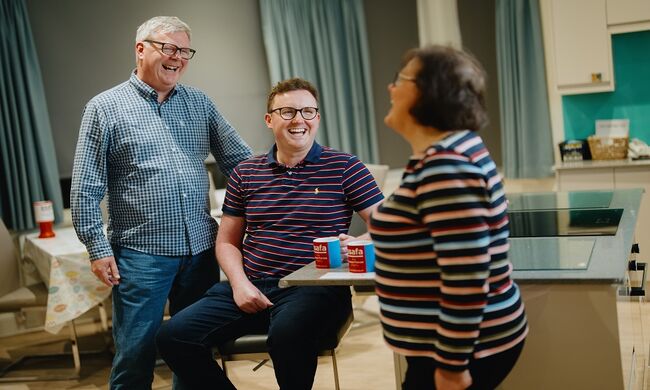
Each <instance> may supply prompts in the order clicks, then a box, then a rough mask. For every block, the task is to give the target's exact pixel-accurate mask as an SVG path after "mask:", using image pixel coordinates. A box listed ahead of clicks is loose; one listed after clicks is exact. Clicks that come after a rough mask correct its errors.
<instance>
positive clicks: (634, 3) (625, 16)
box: [607, 0, 650, 25]
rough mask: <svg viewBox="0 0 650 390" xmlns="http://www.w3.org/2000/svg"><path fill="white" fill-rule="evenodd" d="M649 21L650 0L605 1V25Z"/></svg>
mask: <svg viewBox="0 0 650 390" xmlns="http://www.w3.org/2000/svg"><path fill="white" fill-rule="evenodd" d="M648 21H650V0H607V24H608V25H619V24H626V23H638V22H648Z"/></svg>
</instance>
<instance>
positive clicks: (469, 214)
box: [416, 152, 490, 371]
mask: <svg viewBox="0 0 650 390" xmlns="http://www.w3.org/2000/svg"><path fill="white" fill-rule="evenodd" d="M419 178H420V181H419V183H418V184H417V187H416V204H417V209H418V213H419V215H420V218H421V220H422V223H423V224H424V225H425V226H426V227H427V228H428V230H429V234H430V235H431V238H432V240H433V251H434V253H435V255H436V257H437V263H438V266H439V267H440V283H441V284H440V312H439V318H438V325H439V326H438V338H437V341H436V343H435V356H436V360H437V362H438V366H440V367H443V368H445V369H449V370H454V371H462V370H464V369H466V368H467V365H468V364H469V360H470V358H471V356H472V354H473V352H474V345H475V343H476V341H477V338H478V336H479V326H480V324H481V321H482V319H483V311H484V308H485V307H486V305H487V294H488V292H489V284H488V276H489V272H490V271H489V265H490V254H489V246H490V234H489V224H488V216H489V213H490V197H489V193H488V191H487V181H486V178H485V176H484V174H483V171H482V170H481V169H480V168H479V167H477V166H475V165H474V164H472V163H471V162H469V161H468V160H467V159H466V158H464V157H463V156H460V155H457V154H455V153H453V152H441V153H436V154H433V155H430V156H428V157H427V159H426V160H425V161H424V165H423V166H422V168H421V170H420V172H419Z"/></svg>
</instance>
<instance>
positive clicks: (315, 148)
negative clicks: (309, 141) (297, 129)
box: [266, 141, 323, 166]
mask: <svg viewBox="0 0 650 390" xmlns="http://www.w3.org/2000/svg"><path fill="white" fill-rule="evenodd" d="M277 151H278V147H277V145H276V144H273V146H272V147H271V150H269V153H268V154H267V155H266V158H267V159H268V161H269V165H271V166H283V164H281V163H279V162H278V160H277V159H276V158H275V154H276V152H277ZM322 153H323V147H322V146H320V145H319V144H318V142H316V141H314V144H313V145H312V146H311V149H309V153H307V156H306V157H305V159H304V160H302V161H301V162H300V163H299V164H298V165H301V164H303V163H305V162H309V163H312V164H314V163H317V162H318V161H319V160H320V156H321V154H322Z"/></svg>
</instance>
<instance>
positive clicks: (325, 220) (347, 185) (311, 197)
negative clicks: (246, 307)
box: [223, 142, 384, 279]
mask: <svg viewBox="0 0 650 390" xmlns="http://www.w3.org/2000/svg"><path fill="white" fill-rule="evenodd" d="M275 153H276V146H275V145H274V146H273V148H271V151H270V152H269V153H268V154H265V155H259V156H255V157H252V158H250V159H248V160H245V161H242V162H241V163H240V164H239V165H238V166H237V167H236V168H235V170H234V171H233V173H232V175H231V176H230V180H229V181H228V186H227V192H226V199H225V201H224V206H223V212H224V214H227V215H230V216H236V217H243V218H245V220H246V236H245V238H244V244H243V250H242V252H243V258H244V270H245V272H246V275H247V276H248V277H249V279H261V278H268V277H283V276H285V275H288V274H290V273H291V272H293V271H295V270H297V269H299V268H301V267H302V266H304V265H306V264H308V263H311V262H312V261H314V254H313V246H312V241H313V240H314V239H315V238H318V237H330V236H337V235H339V234H340V233H347V232H348V228H349V227H350V221H351V219H352V213H353V211H361V210H364V209H366V208H368V207H370V206H372V205H374V204H376V203H378V202H380V201H382V200H383V198H384V197H383V195H382V193H381V191H380V190H379V188H378V187H377V184H376V183H375V180H374V179H373V177H372V175H371V174H370V172H369V171H368V168H366V166H365V165H364V164H363V163H362V162H361V161H360V160H359V159H358V158H357V157H356V156H353V155H351V154H348V153H342V152H339V151H336V150H333V149H331V148H329V147H322V146H320V145H319V144H317V143H316V142H314V145H313V146H312V148H311V150H310V151H309V153H308V154H307V157H306V158H305V159H304V160H303V161H302V162H300V163H299V164H297V165H296V166H295V167H287V166H285V165H283V164H281V163H279V162H278V161H277V160H276V159H275Z"/></svg>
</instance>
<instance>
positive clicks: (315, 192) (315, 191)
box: [314, 187, 318, 195]
mask: <svg viewBox="0 0 650 390" xmlns="http://www.w3.org/2000/svg"><path fill="white" fill-rule="evenodd" d="M314 194H316V195H318V187H316V189H315V190H314Z"/></svg>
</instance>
